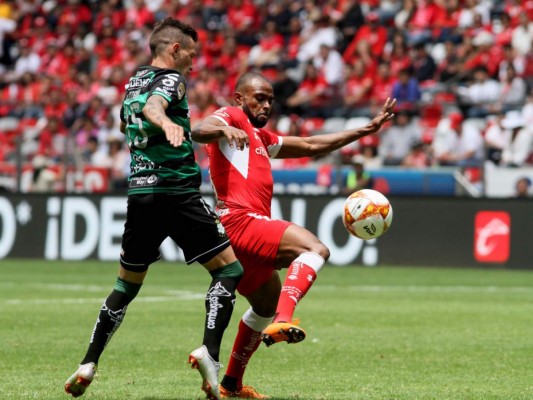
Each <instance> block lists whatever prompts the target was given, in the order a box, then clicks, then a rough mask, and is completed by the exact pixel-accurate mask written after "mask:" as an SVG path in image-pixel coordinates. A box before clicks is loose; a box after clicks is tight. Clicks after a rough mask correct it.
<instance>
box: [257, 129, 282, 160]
mask: <svg viewBox="0 0 533 400" xmlns="http://www.w3.org/2000/svg"><path fill="white" fill-rule="evenodd" d="M259 136H260V137H261V141H262V142H263V144H264V145H265V147H266V149H267V151H268V155H269V156H270V158H276V156H277V155H278V153H279V149H281V145H282V144H283V137H282V136H279V135H276V134H274V133H272V132H270V131H269V130H266V129H259Z"/></svg>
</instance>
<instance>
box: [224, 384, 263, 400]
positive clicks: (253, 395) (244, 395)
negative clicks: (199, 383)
mask: <svg viewBox="0 0 533 400" xmlns="http://www.w3.org/2000/svg"><path fill="white" fill-rule="evenodd" d="M219 389H220V398H222V399H230V398H237V399H268V396H265V395H264V394H261V393H258V392H257V390H255V389H254V388H253V387H251V386H243V387H242V389H241V390H237V391H235V392H232V391H231V390H228V389H226V388H225V387H224V386H222V385H220V386H219Z"/></svg>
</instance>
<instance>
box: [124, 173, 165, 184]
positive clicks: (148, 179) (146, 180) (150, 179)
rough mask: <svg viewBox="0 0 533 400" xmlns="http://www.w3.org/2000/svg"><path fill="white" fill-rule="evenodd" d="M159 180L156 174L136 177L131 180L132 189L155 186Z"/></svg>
mask: <svg viewBox="0 0 533 400" xmlns="http://www.w3.org/2000/svg"><path fill="white" fill-rule="evenodd" d="M158 180H159V178H158V176H157V175H156V174H152V175H149V176H134V177H133V178H131V181H130V187H144V186H154V185H155V184H157V181H158Z"/></svg>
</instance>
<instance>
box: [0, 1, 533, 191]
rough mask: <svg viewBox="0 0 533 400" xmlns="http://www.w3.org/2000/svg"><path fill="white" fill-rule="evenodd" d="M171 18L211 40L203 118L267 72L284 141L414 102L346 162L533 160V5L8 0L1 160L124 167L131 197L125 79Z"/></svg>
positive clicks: (120, 175)
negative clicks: (248, 76)
mask: <svg viewBox="0 0 533 400" xmlns="http://www.w3.org/2000/svg"><path fill="white" fill-rule="evenodd" d="M166 16H172V17H175V18H178V19H181V20H183V21H184V22H186V23H189V24H191V25H192V26H194V27H195V28H196V29H197V30H198V31H199V33H200V40H199V50H198V58H197V59H196V61H195V64H194V71H193V73H192V75H191V78H190V79H189V82H188V87H187V95H188V98H189V104H190V114H191V122H192V124H193V125H194V124H195V122H197V121H200V120H201V119H202V118H204V117H206V116H207V115H209V114H210V113H212V112H213V111H214V110H216V109H217V108H218V107H220V106H223V105H228V104H230V103H231V101H232V99H231V94H232V90H233V88H234V84H235V82H236V79H237V77H238V76H239V75H240V74H242V73H243V72H245V71H249V70H252V69H257V70H260V71H261V72H262V73H263V74H264V75H265V76H267V77H268V78H269V79H270V80H271V82H272V83H273V85H274V90H275V94H276V105H275V114H274V118H272V119H271V122H270V125H269V128H270V129H272V130H274V131H276V132H279V133H281V134H283V135H315V134H320V133H324V132H328V131H336V130H339V128H340V129H343V128H349V127H358V126H361V125H362V124H365V123H366V122H367V121H369V117H370V116H371V115H373V114H374V113H375V112H376V110H377V107H379V106H380V105H381V104H383V102H384V100H385V99H386V98H387V97H395V98H396V99H397V100H398V113H397V114H398V115H397V118H396V119H395V120H394V122H393V123H391V124H390V125H389V126H388V127H386V128H385V129H384V130H383V131H382V133H381V134H380V135H379V136H369V137H366V138H364V139H363V140H361V141H360V142H359V143H358V144H357V145H356V146H354V147H351V148H348V149H345V150H344V151H343V152H342V156H343V157H342V158H343V160H344V162H345V163H346V164H349V163H351V161H352V160H353V158H354V157H355V156H363V157H365V166H366V167H367V168H372V167H380V166H383V165H386V166H404V167H412V168H426V167H429V166H441V165H442V166H444V165H456V166H457V165H459V166H479V165H481V164H482V163H483V162H484V161H486V160H489V161H490V162H492V163H494V164H495V165H504V166H517V167H520V166H524V165H530V164H533V131H532V127H533V90H532V88H533V22H531V21H532V20H533V0H504V1H496V0H403V1H402V0H340V1H332V0H325V1H309V0H256V1H253V0H208V1H200V0H110V1H96V0H87V1H82V0H45V1H41V0H17V1H13V0H0V44H1V46H0V163H3V164H5V163H7V164H9V163H15V161H16V158H17V157H23V160H24V162H27V163H31V164H32V165H33V167H34V168H35V169H37V170H42V169H43V168H48V167H50V166H55V167H56V169H55V170H54V172H52V173H50V174H49V175H47V174H40V176H41V178H43V179H45V178H46V177H47V176H48V177H49V178H48V181H47V182H45V184H44V186H43V189H44V190H47V189H54V188H58V187H59V186H58V185H56V183H57V181H58V180H59V176H61V166H65V165H72V166H74V167H75V168H78V169H79V168H81V167H83V166H84V165H92V166H97V167H102V168H105V169H108V170H109V171H110V177H111V182H112V188H114V189H121V188H123V187H124V184H125V180H126V177H127V175H128V173H129V155H128V149H127V146H125V143H124V136H123V135H122V134H121V133H120V131H119V128H118V127H119V123H120V119H119V113H120V104H121V100H122V96H123V94H124V91H125V88H124V86H125V84H126V83H127V82H126V81H125V80H126V79H127V78H128V77H129V76H130V74H131V73H132V72H133V71H134V70H136V68H137V67H138V66H139V65H141V64H146V63H148V62H149V60H150V54H149V49H148V44H147V40H148V37H149V32H150V31H151V29H152V27H153V24H154V22H155V21H158V20H160V19H162V18H164V17H166ZM197 153H198V158H199V160H200V162H201V164H202V165H203V166H205V155H204V153H203V150H202V148H200V147H198V152H197ZM319 162H320V160H318V161H316V160H310V159H303V160H298V161H297V162H295V161H294V160H292V161H287V162H282V163H280V164H275V168H295V167H302V166H312V165H315V164H316V163H319ZM37 175H38V174H36V176H37ZM46 183H48V184H46ZM36 188H37V186H36ZM36 190H37V189H36Z"/></svg>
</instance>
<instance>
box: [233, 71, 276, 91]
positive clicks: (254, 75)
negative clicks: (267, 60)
mask: <svg viewBox="0 0 533 400" xmlns="http://www.w3.org/2000/svg"><path fill="white" fill-rule="evenodd" d="M252 79H260V80H262V81H265V82H268V79H267V78H265V77H264V76H263V75H261V74H260V73H259V72H255V71H249V72H245V73H244V74H242V75H241V77H240V78H239V79H238V80H237V83H236V84H235V91H239V90H241V88H242V86H245V85H247V84H248V83H249V82H250V81H251V80H252ZM268 83H269V82H268Z"/></svg>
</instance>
